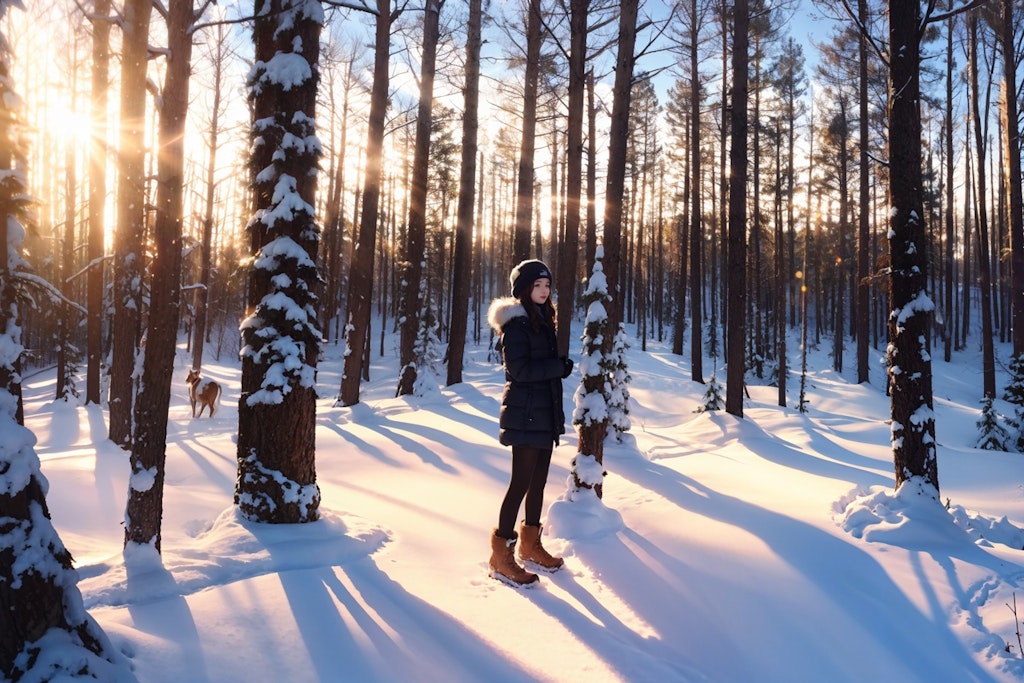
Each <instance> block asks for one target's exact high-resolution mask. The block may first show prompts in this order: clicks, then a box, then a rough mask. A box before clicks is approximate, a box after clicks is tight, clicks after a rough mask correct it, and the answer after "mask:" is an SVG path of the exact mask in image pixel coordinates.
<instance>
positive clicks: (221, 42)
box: [192, 26, 227, 370]
mask: <svg viewBox="0 0 1024 683" xmlns="http://www.w3.org/2000/svg"><path fill="white" fill-rule="evenodd" d="M215 30H216V31H217V35H218V38H219V39H218V40H217V41H216V43H214V47H213V65H212V66H213V106H212V107H211V108H210V122H209V133H208V138H207V144H208V146H209V149H210V156H209V159H207V162H206V199H205V207H204V209H203V234H202V244H201V249H202V254H201V255H200V262H199V287H197V288H196V296H195V309H196V311H195V326H194V327H193V330H192V367H193V368H195V369H196V370H200V369H201V368H202V367H203V351H204V349H205V347H206V335H207V328H208V326H209V322H208V321H209V307H210V270H211V267H212V262H213V222H214V221H213V210H214V208H215V198H216V189H217V186H216V181H215V175H216V172H217V148H218V146H219V144H220V116H221V87H222V84H223V82H224V62H225V60H226V59H227V46H226V44H225V43H226V41H227V29H226V27H224V26H218V27H217V28H216V29H215Z"/></svg>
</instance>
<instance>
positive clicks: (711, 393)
mask: <svg viewBox="0 0 1024 683" xmlns="http://www.w3.org/2000/svg"><path fill="white" fill-rule="evenodd" d="M723 408H725V397H724V396H722V385H721V384H719V383H718V377H717V376H715V375H711V379H710V380H708V388H707V391H705V392H704V399H703V400H702V401H701V404H700V407H699V408H697V410H696V411H695V412H698V413H705V412H707V411H709V410H722V409H723Z"/></svg>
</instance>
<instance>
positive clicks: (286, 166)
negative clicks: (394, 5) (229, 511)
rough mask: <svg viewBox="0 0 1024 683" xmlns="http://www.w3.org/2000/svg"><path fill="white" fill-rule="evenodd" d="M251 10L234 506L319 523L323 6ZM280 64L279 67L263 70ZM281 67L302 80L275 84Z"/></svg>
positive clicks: (256, 516)
mask: <svg viewBox="0 0 1024 683" xmlns="http://www.w3.org/2000/svg"><path fill="white" fill-rule="evenodd" d="M254 5H255V6H254V9H255V10H256V11H255V16H256V20H255V25H254V28H253V38H254V43H255V53H254V56H255V59H256V63H255V65H254V67H253V70H252V75H251V76H250V81H249V87H250V93H251V97H252V101H253V116H254V118H253V121H254V124H253V138H254V141H253V142H254V144H253V146H252V156H251V158H250V173H251V174H252V176H251V177H252V186H253V189H254V208H255V216H254V218H253V220H252V221H251V222H250V224H249V231H250V236H251V252H252V255H253V259H254V262H253V265H252V267H251V268H250V270H249V273H248V317H247V318H246V320H244V321H243V323H242V340H243V343H244V347H243V349H242V354H241V355H242V382H241V384H242V386H241V396H240V398H239V404H238V479H237V482H236V485H235V503H236V504H237V505H238V507H239V510H240V512H241V514H242V515H243V516H244V517H246V518H247V519H250V520H253V521H259V522H268V523H274V524H281V523H285V524H292V523H297V522H311V521H314V520H316V519H317V518H318V517H319V512H318V510H319V506H320V489H319V487H318V486H317V484H316V466H315V455H316V386H315V373H316V362H317V355H318V352H319V347H320V341H321V338H320V331H319V329H317V311H316V308H317V295H316V288H317V286H318V280H319V274H318V272H317V268H316V260H315V259H316V254H317V246H318V242H319V238H320V235H319V231H318V229H317V225H316V222H315V220H314V216H313V206H314V205H315V197H314V195H315V190H316V173H315V171H314V170H313V169H316V167H317V161H318V158H319V154H320V145H319V141H317V139H316V131H315V128H314V125H313V122H314V121H315V113H316V92H317V82H318V80H319V74H318V67H317V64H318V59H319V44H320V43H319V39H320V29H321V26H322V24H323V8H322V7H321V5H320V2H319V0H256V2H255V3H254ZM271 63H272V64H271ZM282 63H283V64H287V65H288V69H287V70H284V69H279V68H271V66H276V65H278V64H282ZM289 71H290V72H292V73H293V74H294V73H300V74H301V76H300V77H297V78H296V77H293V78H290V79H288V80H285V81H279V80H277V75H278V74H279V73H287V72H289ZM286 142H287V144H285V143H286Z"/></svg>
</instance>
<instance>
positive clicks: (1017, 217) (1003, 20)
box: [979, 0, 1024, 356]
mask: <svg viewBox="0 0 1024 683" xmlns="http://www.w3.org/2000/svg"><path fill="white" fill-rule="evenodd" d="M1013 7H1014V2H1013V0H1002V3H1001V4H1000V8H1001V13H1000V17H999V22H998V24H999V43H1000V45H1001V46H1002V53H1003V98H1002V103H1003V107H1002V113H1003V116H1002V119H1003V135H1005V136H1006V139H1005V142H1004V145H1003V157H1004V159H1005V170H1004V174H1005V175H1004V177H1005V178H1006V191H1007V207H1006V208H1007V212H1008V214H1009V215H1008V216H1007V218H1008V219H1009V223H1010V261H1011V263H1012V267H1011V273H1012V278H1013V287H1012V288H1011V291H1012V292H1013V294H1012V300H1011V306H1012V313H1013V320H1012V325H1013V355H1014V356H1020V355H1021V354H1024V198H1022V191H1021V182H1022V181H1021V166H1020V120H1019V118H1018V112H1017V102H1018V100H1017V98H1018V96H1019V93H1018V92H1017V49H1016V46H1017V43H1016V40H1015V38H1016V37H1017V36H1015V35H1014V27H1013ZM979 166H980V164H979Z"/></svg>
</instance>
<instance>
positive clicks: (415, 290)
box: [397, 0, 444, 396]
mask: <svg viewBox="0 0 1024 683" xmlns="http://www.w3.org/2000/svg"><path fill="white" fill-rule="evenodd" d="M443 4H444V3H443V2H442V1H441V0H427V3H426V9H425V14H424V17H423V46H422V56H421V59H422V62H421V63H420V104H419V110H418V112H417V114H416V146H415V149H414V151H413V162H412V187H411V188H410V192H409V223H408V227H407V231H406V243H405V264H404V266H403V269H402V270H403V272H402V280H403V282H404V291H403V292H402V295H403V296H402V298H403V302H402V317H401V340H400V354H399V357H400V362H401V370H400V371H399V379H398V392H397V395H398V396H407V395H409V394H412V393H413V389H414V387H415V384H416V376H417V372H416V361H417V358H416V356H415V353H414V349H415V346H416V335H417V333H418V332H419V327H420V313H421V310H420V309H421V308H422V306H423V301H422V295H421V290H422V282H421V280H422V279H423V259H424V258H425V254H426V247H425V240H426V234H427V177H428V176H429V173H430V169H429V168H428V164H429V162H430V132H431V130H432V129H433V121H434V116H433V110H434V71H435V64H436V62H437V40H438V32H439V22H440V16H441V7H442V6H443Z"/></svg>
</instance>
